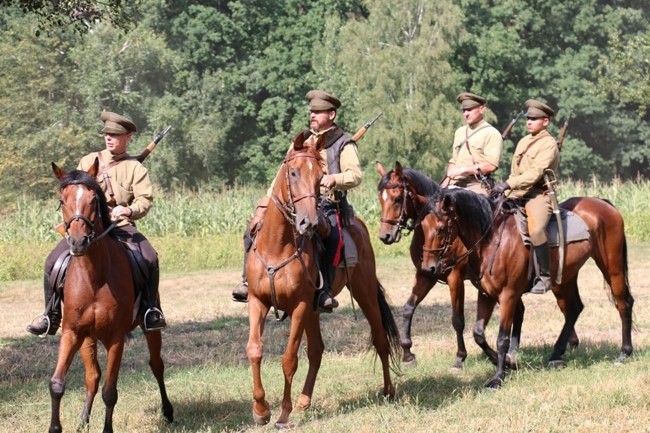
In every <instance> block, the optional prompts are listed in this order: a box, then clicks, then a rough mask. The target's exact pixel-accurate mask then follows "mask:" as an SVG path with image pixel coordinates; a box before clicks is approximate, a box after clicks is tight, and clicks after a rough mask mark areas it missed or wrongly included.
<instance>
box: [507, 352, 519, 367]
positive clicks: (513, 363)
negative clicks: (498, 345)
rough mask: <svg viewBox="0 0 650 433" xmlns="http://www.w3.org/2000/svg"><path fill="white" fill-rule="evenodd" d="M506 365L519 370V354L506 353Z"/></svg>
mask: <svg viewBox="0 0 650 433" xmlns="http://www.w3.org/2000/svg"><path fill="white" fill-rule="evenodd" d="M506 367H508V368H509V369H510V370H517V369H518V368H519V362H518V357H517V355H512V354H509V353H508V354H506Z"/></svg>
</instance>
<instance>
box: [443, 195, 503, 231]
mask: <svg viewBox="0 0 650 433" xmlns="http://www.w3.org/2000/svg"><path fill="white" fill-rule="evenodd" d="M441 196H442V199H443V200H445V199H446V198H449V199H450V200H451V201H452V202H453V203H454V205H455V207H456V214H457V216H458V220H459V221H462V222H463V224H466V225H468V226H471V227H472V228H473V229H475V230H476V231H477V232H480V233H483V232H486V231H487V230H489V229H490V227H491V226H492V223H493V221H494V202H493V201H492V200H490V199H489V198H487V197H486V196H484V195H482V194H477V193H475V192H474V191H470V190H468V189H465V188H445V189H441Z"/></svg>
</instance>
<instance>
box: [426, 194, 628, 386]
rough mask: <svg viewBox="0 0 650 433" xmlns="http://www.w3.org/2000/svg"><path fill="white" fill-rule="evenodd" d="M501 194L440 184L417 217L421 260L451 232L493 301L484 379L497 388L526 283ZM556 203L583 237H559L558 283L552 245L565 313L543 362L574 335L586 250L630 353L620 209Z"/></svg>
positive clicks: (556, 359) (524, 262)
mask: <svg viewBox="0 0 650 433" xmlns="http://www.w3.org/2000/svg"><path fill="white" fill-rule="evenodd" d="M502 205H503V201H499V202H498V203H495V202H494V201H493V200H490V199H488V198H487V197H484V196H481V195H479V194H476V193H474V192H472V191H468V190H463V189H449V190H444V191H442V190H441V191H440V193H439V195H438V196H437V197H436V198H435V200H434V201H433V204H432V211H431V212H430V213H429V214H428V215H427V216H426V217H425V218H424V219H423V221H422V225H423V226H427V228H426V230H428V231H429V233H430V235H429V236H427V240H426V242H427V245H429V246H430V247H431V248H430V249H429V250H428V251H429V252H427V253H426V254H425V257H424V258H423V260H424V262H427V263H428V265H427V266H431V267H432V268H434V269H435V268H437V267H438V266H439V265H440V262H441V259H442V258H443V257H445V256H447V255H449V254H453V253H452V252H451V251H452V249H453V245H454V243H455V241H456V239H460V240H461V241H462V242H463V244H464V245H465V246H466V247H467V249H468V252H469V266H470V267H471V268H472V269H474V270H476V271H477V272H479V274H480V285H481V290H482V291H483V293H484V294H485V295H486V297H489V298H491V299H492V300H493V301H494V302H499V304H500V306H501V309H500V313H501V319H500V324H499V333H498V337H497V351H498V362H497V370H496V374H495V375H494V376H493V377H492V378H491V379H490V380H488V381H487V382H486V384H485V386H486V387H487V388H498V387H500V386H501V384H502V383H503V380H504V378H505V368H506V363H505V362H506V354H507V353H508V349H509V346H510V332H511V328H512V324H513V317H514V315H515V309H516V306H517V303H518V302H520V300H521V295H522V294H523V293H525V292H527V291H529V290H530V288H531V285H532V281H531V278H530V275H529V269H530V268H529V258H530V251H529V248H528V247H527V246H526V245H524V243H523V241H522V239H521V235H520V234H519V229H518V227H517V223H516V221H515V216H514V215H513V213H512V212H506V211H505V210H504V208H503V207H502ZM560 207H561V208H564V209H566V210H568V211H571V212H573V213H574V214H576V215H578V216H579V217H580V218H581V219H582V220H583V221H584V222H585V224H586V226H587V228H588V231H589V239H587V240H583V241H576V242H571V243H568V244H566V246H565V250H566V254H565V263H564V269H563V272H562V280H561V283H559V284H557V283H556V281H555V274H556V272H557V268H558V248H557V247H553V248H551V263H552V266H551V268H552V269H551V273H552V274H553V276H554V278H553V288H552V290H553V294H554V295H555V298H556V299H557V302H558V305H559V306H560V310H562V312H563V314H564V326H563V328H562V331H561V332H560V335H559V337H558V339H557V342H556V343H555V347H554V348H553V353H552V354H551V356H550V359H549V363H550V365H551V366H554V367H561V366H562V365H564V361H563V359H562V355H563V354H564V352H565V351H566V347H567V343H570V342H571V339H572V338H574V339H575V340H576V341H577V336H576V335H575V331H574V326H575V323H576V321H577V320H578V317H579V315H580V313H581V312H582V309H583V308H584V305H583V304H582V300H581V299H580V294H579V293H578V272H579V271H580V269H581V268H582V266H583V265H584V264H585V262H586V261H587V260H588V259H589V258H590V257H591V258H593V259H594V261H595V262H596V265H597V266H598V268H599V269H600V271H601V273H602V274H603V277H604V279H605V282H606V283H607V285H608V286H609V289H610V292H611V295H612V299H613V300H614V304H615V306H616V308H617V310H618V312H619V316H620V318H621V328H622V344H621V353H620V355H619V359H620V360H624V359H626V358H627V357H629V356H630V355H631V354H632V350H633V348H632V306H633V305H634V299H633V298H632V294H631V293H630V286H629V280H628V267H627V242H626V239H625V231H624V223H623V218H622V216H621V214H620V213H619V212H618V210H616V208H615V207H614V206H613V205H612V204H611V203H610V202H608V201H606V200H601V199H597V198H589V197H573V198H570V199H568V200H566V201H564V202H563V203H561V204H560Z"/></svg>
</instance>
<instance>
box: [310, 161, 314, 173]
mask: <svg viewBox="0 0 650 433" xmlns="http://www.w3.org/2000/svg"><path fill="white" fill-rule="evenodd" d="M313 169H314V164H313V163H312V162H311V160H310V161H309V171H312V170H313Z"/></svg>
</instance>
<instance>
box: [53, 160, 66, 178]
mask: <svg viewBox="0 0 650 433" xmlns="http://www.w3.org/2000/svg"><path fill="white" fill-rule="evenodd" d="M52 171H53V172H54V176H56V178H57V179H59V180H61V178H62V177H63V176H65V171H63V170H61V169H60V168H59V166H58V165H56V164H55V163H52Z"/></svg>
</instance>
